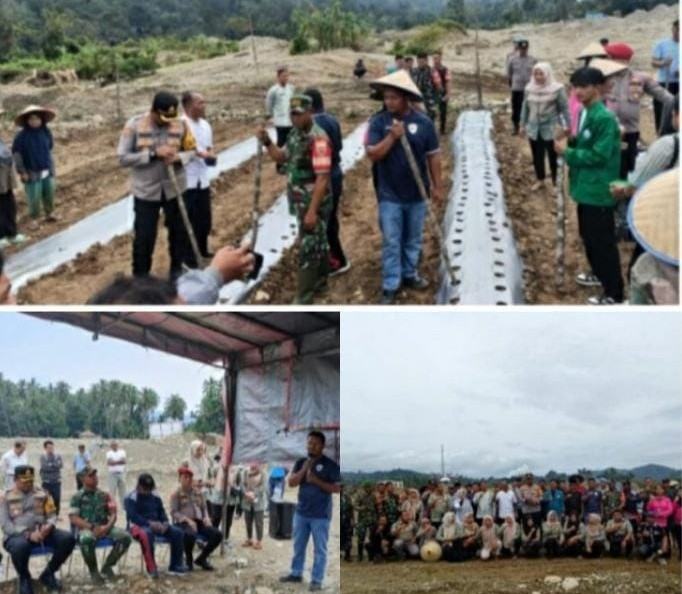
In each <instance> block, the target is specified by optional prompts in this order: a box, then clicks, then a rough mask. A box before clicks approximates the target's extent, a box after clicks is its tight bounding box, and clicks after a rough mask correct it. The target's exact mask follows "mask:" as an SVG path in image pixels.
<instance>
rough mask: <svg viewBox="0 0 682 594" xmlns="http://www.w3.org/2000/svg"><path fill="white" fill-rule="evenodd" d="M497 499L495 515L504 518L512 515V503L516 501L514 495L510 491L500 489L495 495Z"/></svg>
mask: <svg viewBox="0 0 682 594" xmlns="http://www.w3.org/2000/svg"><path fill="white" fill-rule="evenodd" d="M495 501H497V517H498V518H502V519H504V518H506V517H507V516H513V515H514V504H515V503H516V495H514V493H513V492H512V491H500V492H499V493H498V494H497V495H495Z"/></svg>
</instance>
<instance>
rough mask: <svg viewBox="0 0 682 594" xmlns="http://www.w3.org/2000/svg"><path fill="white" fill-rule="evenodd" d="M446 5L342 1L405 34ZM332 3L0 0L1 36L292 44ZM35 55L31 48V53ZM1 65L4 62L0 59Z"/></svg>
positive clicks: (438, 1) (439, 0) (377, 25)
mask: <svg viewBox="0 0 682 594" xmlns="http://www.w3.org/2000/svg"><path fill="white" fill-rule="evenodd" d="M445 1H446V0H343V2H342V4H343V6H344V8H345V9H346V10H350V11H352V12H354V13H356V14H358V15H359V16H360V17H361V18H362V19H363V20H364V21H365V22H366V23H367V24H368V25H369V27H371V28H373V29H377V30H382V29H388V28H397V29H405V28H409V27H413V26H415V25H418V24H422V23H425V22H429V21H433V20H434V19H436V18H438V17H439V16H442V14H443V7H444V5H445ZM330 2H331V0H115V1H112V0H59V1H58V2H56V1H55V0H0V11H1V12H0V32H1V31H4V30H6V27H7V26H8V25H9V26H11V28H12V30H13V35H14V37H15V38H16V41H17V42H18V44H19V45H20V46H22V47H26V46H30V40H31V38H33V39H40V35H39V34H36V33H39V32H42V30H43V29H44V24H45V23H49V26H50V27H54V28H55V29H61V30H64V33H65V34H66V36H67V37H69V38H76V39H78V38H85V39H87V40H90V41H92V40H97V41H104V42H107V43H112V42H120V41H123V40H126V39H137V38H141V37H149V36H168V35H171V36H180V37H192V36H195V35H208V36H219V37H228V38H233V39H237V38H241V37H244V36H245V35H247V34H248V33H249V32H250V27H249V21H248V19H249V16H251V17H252V18H253V26H254V30H255V33H256V34H257V35H270V36H275V37H282V38H290V37H292V36H293V34H294V33H295V30H296V25H295V23H294V19H293V12H294V10H295V9H297V8H304V9H306V10H309V7H311V6H313V7H318V8H322V7H325V6H327V5H329V4H330ZM31 49H32V48H31ZM0 59H2V56H0Z"/></svg>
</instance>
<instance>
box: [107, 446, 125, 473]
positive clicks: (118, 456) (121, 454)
mask: <svg viewBox="0 0 682 594" xmlns="http://www.w3.org/2000/svg"><path fill="white" fill-rule="evenodd" d="M125 458H126V451H125V450H123V449H119V450H118V451H117V452H114V450H109V451H108V452H107V467H108V468H109V472H111V473H112V474H124V473H125V471H126V466H125V464H118V465H117V466H109V465H108V464H109V462H120V461H121V460H125Z"/></svg>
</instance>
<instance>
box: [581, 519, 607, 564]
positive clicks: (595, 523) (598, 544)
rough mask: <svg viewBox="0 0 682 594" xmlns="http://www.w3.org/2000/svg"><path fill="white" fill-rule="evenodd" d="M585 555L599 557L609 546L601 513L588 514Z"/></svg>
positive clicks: (592, 557) (585, 531) (590, 557)
mask: <svg viewBox="0 0 682 594" xmlns="http://www.w3.org/2000/svg"><path fill="white" fill-rule="evenodd" d="M583 534H584V541H585V557H587V558H589V559H598V558H599V557H601V556H602V553H603V552H604V551H605V550H606V548H607V546H608V545H607V540H606V532H605V530H604V526H603V525H602V523H601V516H600V515H599V514H590V515H589V516H587V524H586V525H585V530H584V533H583Z"/></svg>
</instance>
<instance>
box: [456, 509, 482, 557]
mask: <svg viewBox="0 0 682 594" xmlns="http://www.w3.org/2000/svg"><path fill="white" fill-rule="evenodd" d="M460 536H461V538H460V539H458V540H457V541H456V543H455V547H456V560H457V561H468V560H469V559H473V558H474V557H475V556H476V551H478V547H479V543H480V536H481V529H480V528H479V526H478V524H477V523H476V520H475V519H474V514H473V513H468V514H467V515H466V516H464V520H463V522H462V526H461V528H460Z"/></svg>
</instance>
